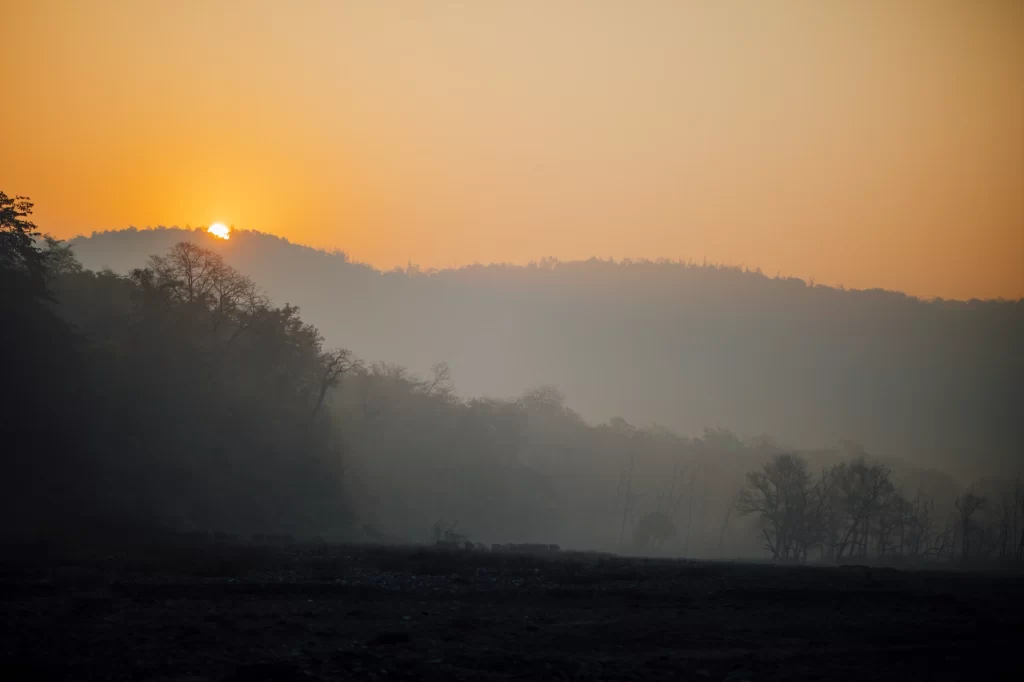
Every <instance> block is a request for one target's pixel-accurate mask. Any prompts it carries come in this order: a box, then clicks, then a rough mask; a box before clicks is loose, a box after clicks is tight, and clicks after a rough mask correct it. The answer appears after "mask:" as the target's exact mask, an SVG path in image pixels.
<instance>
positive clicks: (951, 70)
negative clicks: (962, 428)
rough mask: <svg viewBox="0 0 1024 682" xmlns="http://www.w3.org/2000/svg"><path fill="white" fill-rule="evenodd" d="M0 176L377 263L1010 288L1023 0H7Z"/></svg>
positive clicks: (151, 220)
mask: <svg viewBox="0 0 1024 682" xmlns="http://www.w3.org/2000/svg"><path fill="white" fill-rule="evenodd" d="M0 16H2V17H3V19H4V30H3V34H4V38H3V40H2V41H0V70H2V76H3V86H4V91H5V92H6V98H5V99H6V101H5V104H4V106H3V107H2V108H0V131H2V136H3V141H2V143H0V189H2V190H3V191H5V192H7V193H8V194H16V193H17V194H27V195H30V196H31V197H32V198H33V199H34V200H35V201H36V204H37V215H36V218H37V222H38V223H39V224H40V226H41V227H42V228H44V229H45V230H47V231H50V232H52V233H54V234H56V235H57V236H60V237H71V236H74V235H75V234H79V233H88V232H90V231H92V230H102V229H113V228H120V227H127V226H128V225H136V226H139V227H142V226H146V225H157V224H166V225H174V224H177V225H182V226H184V225H186V224H191V225H193V226H195V225H206V224H209V223H211V222H214V221H223V222H226V223H233V224H235V225H236V226H238V227H245V228H250V229H256V230H263V231H268V232H273V233H275V234H279V235H282V236H285V237H288V238H289V239H292V240H293V241H298V242H302V243H307V244H312V245H316V246H329V247H340V248H343V249H345V250H347V251H349V252H350V253H351V254H352V256H353V257H354V258H356V259H358V260H363V261H367V262H370V263H373V264H374V265H377V266H380V267H391V266H393V265H396V264H402V265H404V264H405V263H406V262H407V261H409V260H412V261H413V262H416V263H419V264H421V265H423V266H427V267H430V266H438V267H440V266H448V265H459V264H464V263H471V262H474V261H479V262H489V261H495V260H500V261H511V262H527V261H530V260H535V259H539V258H541V257H544V256H558V257H560V258H564V259H568V258H585V257H589V256H592V255H596V256H601V257H607V256H613V257H624V256H647V257H652V258H654V257H669V258H677V257H679V258H693V259H694V260H698V261H699V260H702V259H703V258H704V257H707V258H708V259H709V260H712V261H716V262H726V263H731V264H745V265H748V266H751V267H761V268H762V269H763V270H764V271H765V272H766V273H768V274H775V273H776V272H782V273H783V274H792V275H797V276H800V277H804V278H811V277H813V278H815V279H816V280H817V281H818V282H822V283H828V284H844V285H846V286H847V287H858V288H863V287H871V286H880V287H885V288H892V289H902V290H904V291H908V292H910V293H913V294H918V295H924V296H933V295H937V296H944V297H957V298H966V297H971V296H978V297H994V296H1005V297H1019V296H1024V2H1016V1H1013V0H963V1H961V2H953V1H949V0H920V1H915V0H902V1H900V2H893V1H891V0H878V1H870V0H869V1H850V2H840V1H838V0H836V1H830V2H822V1H821V0H806V1H804V0H789V1H787V0H772V1H768V0H765V1H764V2H752V1H750V2H739V1H728V0H716V1H711V0H707V1H703V2H702V1H699V0H693V1H688V2H684V1H682V0H679V1H675V0H666V1H661V2H659V1H655V0H632V1H630V0H622V1H612V0H608V1H601V0H592V1H587V2H584V1H582V0H581V1H579V2H567V1H558V0H545V1H537V2H532V1H530V0H515V1H509V2H497V1H495V2H487V1H486V0H475V1H474V0H466V1H465V2H441V1H433V2H384V1H379V2H377V1H375V2H341V1H337V2H334V1H331V2H327V1H325V2H291V3H284V2H276V1H270V0H268V1H265V2H261V1H257V0H238V1H236V2H198V0H177V1H174V2H157V1H154V0H141V1H137V2H114V1H101V0H89V1H80V2H76V1H74V0H69V1H67V2H50V1H45V0H25V1H21V0H0Z"/></svg>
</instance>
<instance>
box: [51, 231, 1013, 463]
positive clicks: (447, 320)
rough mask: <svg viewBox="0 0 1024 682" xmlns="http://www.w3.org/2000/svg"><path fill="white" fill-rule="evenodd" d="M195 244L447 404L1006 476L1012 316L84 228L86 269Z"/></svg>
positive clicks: (624, 270) (818, 292)
mask: <svg viewBox="0 0 1024 682" xmlns="http://www.w3.org/2000/svg"><path fill="white" fill-rule="evenodd" d="M185 239H188V240H192V241H195V242H198V243H201V244H202V245H203V246H204V247H207V248H212V249H215V250H216V251H217V252H219V253H221V254H222V255H223V256H224V258H225V260H226V261H227V262H228V263H229V264H231V265H232V266H234V267H235V268H237V269H238V270H240V271H242V272H245V273H247V274H249V275H250V276H251V277H252V278H253V279H254V280H255V281H257V282H259V283H260V284H261V286H263V287H264V288H265V290H266V292H267V293H268V294H269V295H270V296H271V297H272V298H273V299H274V300H275V301H277V302H278V303H285V302H287V303H291V304H294V305H298V306H300V308H301V309H302V314H303V317H304V318H305V319H307V320H309V321H310V322H312V323H313V324H315V325H316V326H317V327H318V328H319V329H320V330H321V332H322V333H323V334H324V336H325V337H326V339H327V341H328V342H329V343H330V344H332V345H342V346H345V347H348V348H351V349H352V350H353V351H354V352H355V353H356V354H357V355H359V356H360V357H362V358H364V359H366V360H368V361H377V360H385V361H389V362H396V363H399V364H401V365H404V366H407V367H408V368H409V369H410V370H412V371H414V372H418V373H421V374H427V373H428V368H429V367H430V366H431V365H432V364H433V363H435V362H438V361H445V362H447V363H448V364H449V365H450V366H451V369H452V374H453V377H454V379H455V382H456V384H457V386H458V389H459V392H460V393H462V394H466V395H487V396H496V397H505V396H516V395H521V394H523V392H524V391H526V390H529V389H531V388H535V387H537V386H539V385H542V384H553V385H556V386H558V387H559V388H560V389H561V390H562V391H563V392H564V393H565V395H566V397H567V402H568V404H570V405H572V406H573V408H574V409H576V410H577V411H578V412H579V413H580V414H581V415H582V416H583V417H585V418H587V419H591V420H595V421H603V420H605V419H608V418H610V417H612V416H622V417H624V418H626V419H627V420H629V421H630V422H633V423H637V424H648V423H652V422H653V423H658V424H662V425H664V426H667V427H669V428H672V429H675V430H677V431H680V432H682V433H688V434H697V433H700V432H701V431H702V429H703V428H704V427H708V426H712V427H718V426H721V427H728V428H730V429H732V430H734V431H736V432H738V433H740V434H744V435H748V436H756V435H758V434H765V433H770V434H772V435H773V436H775V437H777V438H778V439H780V440H781V441H783V442H785V443H787V444H790V445H793V446H797V447H817V446H821V445H825V444H834V443H837V442H840V441H843V440H853V441H858V442H860V443H862V444H863V445H864V447H865V448H867V449H868V450H869V451H871V452H873V453H876V454H878V455H880V456H885V457H889V458H895V459H902V460H905V461H907V462H909V463H912V464H913V465H916V466H927V467H936V468H941V469H943V470H946V471H949V472H951V473H953V474H955V475H958V476H960V477H962V478H964V479H968V478H971V479H973V478H975V477H977V476H980V475H987V474H994V475H998V476H1008V475H1011V474H1012V473H1015V472H1017V471H1018V470H1019V466H1020V464H1021V452H1020V443H1021V442H1022V435H1024V425H1022V424H1024V420H1022V419H1021V409H1020V406H1021V405H1024V354H1022V353H1021V351H1020V349H1021V348H1024V301H1020V300H1018V301H978V300H972V301H944V300H931V301H925V300H921V299H918V298H914V297H910V296H907V295H905V294H902V293H898V292H889V291H882V290H844V289H839V288H833V287H827V286H821V285H812V284H808V283H806V282H804V281H803V280H800V279H796V278H782V277H768V276H765V275H764V274H762V273H760V272H755V271H750V270H746V269H742V268H735V267H721V266H714V265H696V264H692V263H679V262H668V261H664V262H652V261H628V260H627V261H621V262H613V261H605V260H598V259H591V260H588V261H575V262H558V261H554V260H548V261H543V262H540V263H535V264H531V265H527V266H517V265H506V264H495V265H473V266H467V267H462V268H455V269H446V270H439V271H434V270H431V271H423V270H421V269H419V268H416V267H415V266H410V267H408V268H406V269H404V270H394V271H388V272H383V271H380V270H377V269H375V268H373V267H370V266H368V265H365V264H360V263H354V262H351V261H350V260H349V259H348V258H347V257H346V256H345V254H344V253H342V252H333V253H330V252H326V251H322V250H317V249H313V248H309V247H305V246H300V245H296V244H292V243H290V242H288V241H287V240H285V239H281V238H279V237H275V236H273V235H269V234H264V233H258V232H249V231H236V232H234V233H233V234H232V238H231V239H230V240H229V241H224V240H220V239H217V238H215V237H213V236H211V235H208V234H206V233H205V232H203V231H202V230H183V229H178V228H158V229H152V230H150V229H145V230H137V229H135V228H130V229H127V230H119V231H108V232H95V233H93V234H92V235H91V236H89V237H79V238H76V239H74V240H72V241H71V243H72V244H73V247H74V251H75V253H76V254H77V255H78V257H79V259H80V260H81V261H82V263H83V264H84V265H85V266H86V267H87V268H92V269H100V268H104V267H109V268H111V269H113V270H114V271H116V272H120V273H125V272H128V271H129V270H131V269H132V268H137V267H142V266H143V265H145V263H146V259H147V257H148V256H149V255H151V254H154V253H162V252H165V251H166V250H167V249H168V248H170V247H171V246H172V245H173V244H175V243H177V242H180V241H182V240H185Z"/></svg>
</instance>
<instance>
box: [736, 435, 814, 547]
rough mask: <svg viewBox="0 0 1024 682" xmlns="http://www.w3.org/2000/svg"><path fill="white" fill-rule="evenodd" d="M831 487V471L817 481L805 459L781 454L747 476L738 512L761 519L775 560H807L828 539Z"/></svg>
mask: <svg viewBox="0 0 1024 682" xmlns="http://www.w3.org/2000/svg"><path fill="white" fill-rule="evenodd" d="M831 485H832V483H831V477H830V476H829V473H828V472H827V471H826V472H823V473H822V475H821V477H820V479H818V480H817V481H814V480H813V479H812V477H811V475H810V473H809V471H808V468H807V462H806V461H805V460H804V459H802V458H800V457H796V456H794V455H777V456H776V457H774V458H772V460H771V461H769V462H767V463H766V464H765V465H764V466H763V467H762V470H761V471H753V472H750V473H748V474H747V485H746V486H745V487H744V488H743V489H742V490H740V493H739V495H738V496H737V498H736V510H737V511H739V512H740V513H741V514H757V515H758V516H759V517H760V518H761V522H762V525H763V528H762V533H763V535H764V537H765V543H766V544H765V549H767V550H768V551H770V552H771V553H772V558H773V559H782V560H791V561H803V560H805V559H806V558H807V551H808V550H809V549H810V548H811V547H813V546H815V545H818V544H820V543H821V542H822V541H823V540H824V538H825V528H826V523H825V521H826V509H827V501H828V498H829V492H830V487H831Z"/></svg>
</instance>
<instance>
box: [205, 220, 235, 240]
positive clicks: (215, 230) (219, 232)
mask: <svg viewBox="0 0 1024 682" xmlns="http://www.w3.org/2000/svg"><path fill="white" fill-rule="evenodd" d="M206 231H207V232H209V233H210V234H212V235H214V236H216V237H220V238H221V239H231V229H230V228H229V227H228V226H227V225H225V224H224V223H214V224H213V225H210V227H208V228H207V229H206Z"/></svg>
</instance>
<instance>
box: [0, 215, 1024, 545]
mask: <svg viewBox="0 0 1024 682" xmlns="http://www.w3.org/2000/svg"><path fill="white" fill-rule="evenodd" d="M0 207H2V211H3V213H2V229H0V236H2V239H3V241H2V243H0V247H2V248H0V259H2V260H0V276H2V278H3V280H2V284H3V287H2V289H0V295H2V303H3V319H4V322H5V324H4V327H3V334H2V335H0V337H2V344H3V346H2V349H0V350H2V352H3V357H4V358H5V359H6V365H7V369H6V375H5V384H4V389H3V403H2V405H0V407H2V412H0V414H2V427H0V428H2V432H0V436H2V441H0V442H2V444H3V452H4V470H5V473H6V475H5V476H4V478H3V481H2V483H0V486H2V488H3V489H2V491H0V493H2V498H0V499H2V504H3V509H2V510H0V511H2V512H3V516H2V518H3V519H4V523H5V525H6V530H7V532H8V533H12V534H16V533H32V534H49V535H57V536H59V535H62V534H63V535H74V534H84V533H85V532H86V531H88V535H89V536H90V537H92V536H93V535H94V534H95V533H103V532H109V533H111V534H115V535H116V534H118V533H129V534H133V533H141V534H143V535H144V536H146V535H148V534H151V533H153V532H154V531H156V530H161V529H164V530H174V531H183V532H191V531H219V532H222V533H229V534H237V535H242V536H246V535H251V534H263V535H265V536H266V535H270V534H282V533H286V534H294V535H295V536H297V537H300V538H301V537H311V536H314V535H319V536H322V537H324V538H327V539H329V540H370V541H388V542H390V541H413V542H422V541H429V540H430V539H431V531H432V529H433V528H435V527H443V528H447V529H455V530H454V532H457V533H459V534H463V535H465V536H468V537H469V538H470V539H471V540H474V541H478V542H483V543H486V544H490V543H509V542H514V543H528V542H533V543H557V544H560V545H562V546H563V547H570V548H586V549H604V550H614V551H628V552H634V553H640V554H659V555H666V556H686V557H692V558H735V557H771V556H774V557H776V558H779V559H786V560H804V559H817V558H821V557H824V558H826V559H834V560H844V559H847V558H851V557H852V558H856V559H863V558H865V557H868V556H873V555H878V556H882V557H883V558H885V557H890V556H894V555H901V556H903V555H905V556H918V557H921V558H932V557H938V558H949V557H951V556H969V557H972V558H975V557H981V556H986V557H992V556H1000V555H1007V554H1012V553H1013V552H1018V551H1019V550H1018V547H1017V544H1016V542H1015V538H1016V537H1017V535H1018V534H1019V532H1020V525H1021V523H1022V521H1024V515H1022V517H1021V520H1018V517H1017V515H1016V513H1017V512H1016V510H1017V506H1013V505H1018V502H1017V501H1016V500H1018V497H1019V495H1018V497H1012V496H1011V497H1010V498H1007V497H1005V494H1004V493H1005V491H1004V490H1003V488H999V486H998V485H996V484H991V485H990V484H988V483H985V482H981V483H979V484H977V485H976V486H975V488H974V490H973V492H972V494H973V495H976V496H977V497H978V498H980V497H984V498H985V500H984V501H983V502H981V503H977V502H971V503H970V504H968V502H967V500H968V499H970V498H968V497H966V496H965V493H964V492H963V490H962V486H960V485H959V484H957V483H956V482H955V481H954V480H953V479H951V478H950V477H949V476H946V475H944V474H941V473H939V472H937V471H935V470H933V469H929V468H924V467H919V466H914V465H912V464H908V463H907V462H905V461H901V460H898V459H893V458H888V459H886V460H885V462H884V466H883V463H882V462H880V461H879V460H877V459H873V458H872V457H870V456H869V455H867V454H866V453H865V452H864V449H863V448H862V447H861V446H860V445H858V444H856V443H851V442H842V443H840V444H839V446H837V447H836V448H831V449H822V450H807V449H804V450H794V449H793V448H790V447H784V446H782V445H780V444H778V443H777V442H775V441H774V440H773V439H771V438H768V437H766V436H761V437H756V438H741V437H739V436H737V435H736V434H734V433H733V432H731V431H728V430H725V429H717V428H716V429H705V430H704V432H703V435H702V436H701V437H698V438H690V437H686V436H682V435H679V434H678V433H676V432H675V431H673V430H670V429H668V428H663V427H661V426H658V425H652V426H649V427H637V426H635V425H634V424H631V423H630V422H628V421H627V420H625V419H622V418H612V419H609V420H606V421H603V422H601V423H596V424H594V423H589V422H588V421H587V420H585V419H584V418H583V417H582V416H581V415H580V414H578V413H577V412H575V411H574V410H572V409H570V408H569V407H568V406H567V404H566V399H565V396H564V395H563V394H562V393H561V392H560V391H558V390H557V389H555V388H551V387H549V386H544V387H541V388H534V389H532V390H529V391H526V392H525V393H521V394H520V396H519V397H516V398H462V397H460V396H459V395H458V394H457V393H456V391H455V386H454V381H453V378H454V377H453V375H454V372H453V370H452V368H451V367H449V366H448V365H446V364H444V363H438V364H434V365H433V366H432V367H431V369H430V371H429V372H425V373H422V374H420V375H418V374H417V373H416V372H413V371H411V370H409V369H406V368H405V367H402V366H400V365H394V364H387V363H381V362H377V363H368V364H364V363H363V362H362V361H360V360H359V359H358V358H357V357H356V356H355V355H354V354H353V353H351V352H349V351H347V350H330V349H328V348H327V347H326V345H325V343H324V340H323V339H322V337H321V335H320V333H319V332H318V331H317V329H316V328H314V327H312V326H311V325H309V324H307V323H306V322H304V321H303V320H302V318H300V316H299V313H298V309H297V308H296V307H294V306H292V305H287V304H286V305H284V306H277V305H275V304H273V303H272V302H271V301H270V300H269V298H268V297H267V296H266V295H265V294H264V293H262V291H261V290H260V288H259V287H257V285H256V284H255V283H254V282H253V281H252V280H250V279H249V278H248V277H247V276H245V275H243V274H241V273H240V272H238V271H237V270H235V269H234V268H233V267H231V266H230V265H228V264H227V262H226V260H225V259H224V257H223V256H222V255H220V254H219V253H217V252H215V251H213V250H211V249H209V248H205V247H203V246H200V245H198V244H196V243H192V242H187V241H186V242H175V243H173V244H170V245H168V246H167V247H166V248H165V249H163V250H162V253H161V255H157V256H153V257H151V258H149V259H148V261H146V262H145V265H146V267H141V268H133V269H131V270H130V271H128V272H126V273H123V274H118V273H115V272H113V271H110V270H101V271H99V272H94V271H89V270H87V269H85V268H83V267H82V266H81V264H80V263H79V262H78V260H77V258H76V256H75V253H74V251H73V249H71V248H69V247H68V246H67V245H65V244H61V243H58V242H56V241H53V240H48V239H45V238H41V236H40V235H39V234H38V231H37V230H36V229H35V226H34V225H32V223H31V222H29V214H30V211H31V205H30V204H29V203H28V202H27V201H25V200H12V199H9V198H8V197H6V196H3V195H0ZM404 276H405V275H403V277H404ZM360 293H361V292H360V291H359V290H357V289H351V290H346V291H344V292H340V293H339V292H330V291H328V292H327V294H326V295H331V296H333V297H335V298H344V297H352V298H359V297H360ZM336 324H338V325H341V326H345V325H347V326H349V327H350V329H351V330H352V332H353V333H355V332H356V331H357V327H358V324H357V322H356V321H353V320H342V321H341V322H337V323H336ZM411 341H412V342H415V339H411ZM480 343H482V342H481V341H480V340H479V339H472V338H471V339H467V340H464V341H463V344H464V345H465V344H470V345H474V346H475V345H478V344H480ZM477 350H481V349H477ZM486 350H488V349H483V350H481V352H483V351H486ZM489 352H490V354H491V362H492V363H494V364H496V365H500V364H501V363H502V362H503V360H504V357H503V356H502V355H501V353H500V352H497V351H495V350H494V349H490V351H489ZM376 356H377V357H379V354H378V355H376ZM440 357H443V355H442V356H440ZM624 357H625V356H624ZM628 366H629V365H628V363H623V366H622V367H619V366H605V365H600V364H593V365H592V371H593V372H607V373H610V374H616V373H617V374H616V375H621V373H622V371H623V367H625V368H628ZM625 385H628V382H624V383H623V386H625ZM620 390H623V391H625V390H626V389H624V388H623V389H620ZM751 470H757V471H759V472H760V473H758V474H755V475H753V476H752V477H750V478H748V477H747V473H748V472H750V471H751ZM812 471H813V472H825V473H824V474H816V475H812V474H811V472H812ZM819 476H820V477H819ZM744 483H746V484H747V488H746V492H745V493H742V494H741V496H740V497H739V498H737V490H738V489H740V488H741V487H743V486H744ZM999 485H1002V484H999ZM986 486H988V487H986ZM997 488H998V490H999V491H1001V492H999V493H998V494H997V493H996V492H989V491H990V490H991V491H995V490H996V489H997ZM872 491H874V492H872ZM1015 494H1016V493H1015ZM958 497H959V499H958ZM1010 499H1012V500H1014V502H1013V504H1012V505H1011V506H1006V505H1007V504H1009V502H1007V500H1010ZM865 500H867V501H865ZM958 505H959V506H958ZM967 506H973V511H971V513H970V514H968V519H967V522H963V521H962V519H961V517H960V516H959V514H960V513H961V508H967ZM997 509H998V510H1004V509H1005V510H1012V511H1013V514H1011V515H1007V514H1002V515H1001V516H1000V515H999V514H995V512H994V511H993V510H997ZM1000 513H1002V512H1000ZM990 514H995V515H993V516H991V517H990V516H989V515H990ZM958 519H960V520H958ZM1000 524H1002V525H1000ZM964 529H967V530H966V532H965V531H964ZM1000 533H1001V534H1000ZM965 542H966V544H965ZM965 546H966V547H967V549H966V550H965V549H964V547H965Z"/></svg>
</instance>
